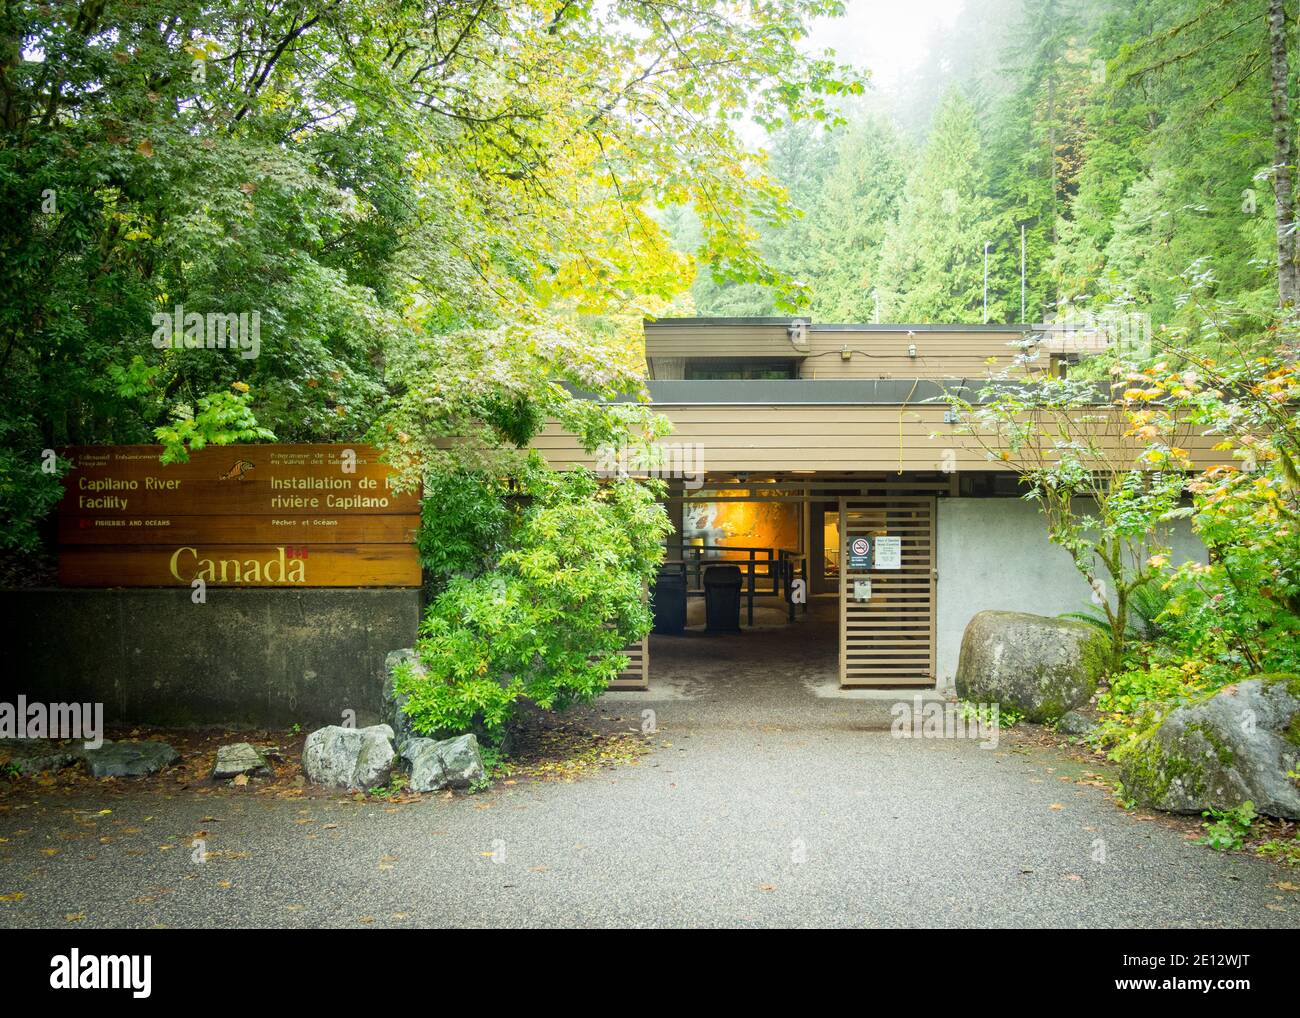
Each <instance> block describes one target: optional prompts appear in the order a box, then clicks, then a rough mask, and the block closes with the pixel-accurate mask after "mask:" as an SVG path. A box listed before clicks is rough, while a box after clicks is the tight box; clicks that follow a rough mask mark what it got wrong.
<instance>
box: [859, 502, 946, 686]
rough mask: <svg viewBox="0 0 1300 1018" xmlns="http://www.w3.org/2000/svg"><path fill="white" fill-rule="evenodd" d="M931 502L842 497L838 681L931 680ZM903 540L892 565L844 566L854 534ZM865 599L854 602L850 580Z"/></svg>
mask: <svg viewBox="0 0 1300 1018" xmlns="http://www.w3.org/2000/svg"><path fill="white" fill-rule="evenodd" d="M934 516H935V500H934V499H933V498H917V497H904V496H898V497H890V496H879V497H846V498H841V499H840V564H841V569H840V685H841V686H847V687H853V686H932V685H934ZM880 536H890V537H895V536H896V537H899V538H901V543H902V556H901V561H900V567H899V568H898V569H856V570H851V569H849V558H850V556H849V550H850V548H851V547H852V543H853V541H854V539H855V538H862V537H866V538H868V539H869V540H870V541H871V542H872V545H873V548H874V543H875V540H876V538H877V537H880ZM855 580H870V581H871V596H870V598H869V599H868V600H866V601H859V600H855V598H854V587H855V584H854V581H855Z"/></svg>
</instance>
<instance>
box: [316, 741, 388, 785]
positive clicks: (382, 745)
mask: <svg viewBox="0 0 1300 1018" xmlns="http://www.w3.org/2000/svg"><path fill="white" fill-rule="evenodd" d="M395 759H396V754H395V753H394V752H393V730H392V729H391V728H390V727H389V726H388V725H371V726H370V727H369V728H342V727H340V726H339V725H327V726H326V727H324V728H318V729H317V730H316V731H314V732H312V733H311V735H309V736H307V741H306V743H305V744H304V745H303V748H302V769H303V773H304V774H306V775H307V780H308V781H310V782H311V783H312V784H314V785H331V786H333V787H335V788H350V789H354V790H356V789H360V790H361V791H367V790H369V789H371V788H374V787H375V786H377V785H382V784H385V783H386V782H387V781H388V779H389V778H390V777H391V776H392V773H393V761H394V760H395Z"/></svg>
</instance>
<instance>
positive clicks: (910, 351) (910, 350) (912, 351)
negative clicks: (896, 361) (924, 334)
mask: <svg viewBox="0 0 1300 1018" xmlns="http://www.w3.org/2000/svg"><path fill="white" fill-rule="evenodd" d="M907 356H909V357H911V358H912V360H916V344H915V343H908V344H907Z"/></svg>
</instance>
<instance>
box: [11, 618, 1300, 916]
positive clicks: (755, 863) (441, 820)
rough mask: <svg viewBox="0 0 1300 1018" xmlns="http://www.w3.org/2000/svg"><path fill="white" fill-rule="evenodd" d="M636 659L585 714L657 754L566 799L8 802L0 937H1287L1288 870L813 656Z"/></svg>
mask: <svg viewBox="0 0 1300 1018" xmlns="http://www.w3.org/2000/svg"><path fill="white" fill-rule="evenodd" d="M809 631H810V632H811V629H810V630H809ZM653 652H654V653H653V657H652V662H653V663H654V665H655V671H656V674H657V675H658V676H659V677H660V678H659V681H658V682H657V685H656V687H655V688H654V689H652V691H651V692H650V693H640V694H611V695H609V696H607V697H606V698H605V699H604V701H602V703H601V705H600V708H601V709H602V710H603V711H604V712H605V713H606V714H607V715H611V716H619V717H622V718H623V719H624V720H625V722H626V724H627V725H628V726H629V727H635V726H639V725H640V724H641V722H642V718H643V716H644V717H647V718H648V717H651V715H643V713H642V712H644V711H653V712H654V713H653V719H654V721H655V722H656V723H657V726H658V732H657V734H656V735H655V736H654V739H653V741H654V746H655V748H654V750H653V751H652V752H651V753H650V754H648V755H647V756H645V757H643V758H641V760H640V762H639V763H638V764H636V765H623V766H618V767H614V768H610V769H605V770H600V771H597V772H595V773H593V774H591V775H590V776H587V777H583V778H579V779H578V780H576V781H574V782H572V783H561V782H541V781H521V782H519V783H517V784H515V785H511V786H502V785H498V786H497V787H496V788H494V789H493V790H491V791H489V792H486V793H483V794H480V795H475V796H458V797H456V798H455V799H451V800H448V799H444V798H441V797H426V798H425V799H423V800H422V801H420V802H417V803H410V804H406V805H400V806H392V805H385V804H383V803H378V804H377V803H375V802H373V801H371V802H364V803H357V802H353V801H350V800H346V799H323V798H316V799H308V800H278V799H270V798H259V797H254V796H247V795H244V796H241V795H238V794H229V795H226V794H222V795H219V796H210V797H205V798H200V797H196V796H193V795H188V794H185V793H178V794H175V795H172V796H164V795H162V794H161V793H157V792H153V793H148V794H145V793H143V792H132V793H128V794H126V795H124V796H120V797H117V798H115V799H114V800H113V801H112V802H111V803H109V805H111V807H112V813H111V814H108V815H100V814H99V812H98V811H99V810H100V808H101V807H103V806H104V803H103V802H100V801H91V800H89V799H85V800H82V801H77V800H71V799H67V798H60V799H55V798H49V799H47V800H38V801H18V802H12V800H11V802H12V805H11V807H10V809H9V810H7V811H6V812H4V813H0V838H4V839H7V840H6V841H3V842H0V899H4V900H0V924H3V925H5V926H65V925H66V924H69V923H79V924H83V925H84V926H119V925H120V926H155V925H168V926H249V925H251V926H292V927H306V926H333V925H338V926H352V927H355V926H357V925H358V924H361V925H375V926H425V925H433V926H442V925H448V924H455V925H482V926H497V925H503V926H524V925H541V926H551V925H556V926H562V925H584V926H587V925H590V926H682V925H685V926H715V925H725V926H733V925H734V926H1065V927H1124V926H1155V927H1191V928H1205V927H1210V928H1213V927H1239V926H1272V927H1292V928H1293V927H1296V926H1297V925H1300V895H1298V894H1297V893H1295V892H1290V891H1286V890H1283V889H1281V888H1279V887H1277V886H1275V885H1276V884H1278V883H1279V882H1283V881H1287V880H1288V879H1289V880H1290V881H1292V882H1293V883H1294V882H1297V878H1296V876H1295V874H1294V873H1290V874H1288V873H1286V872H1284V871H1282V870H1280V869H1278V868H1276V867H1275V866H1274V865H1272V864H1269V863H1264V862H1261V861H1259V860H1256V859H1254V858H1250V857H1246V856H1242V855H1225V854H1219V853H1215V852H1211V851H1209V850H1207V849H1205V848H1201V847H1198V846H1195V845H1193V844H1191V843H1190V842H1189V841H1188V840H1187V839H1186V837H1185V834H1184V831H1182V830H1180V829H1179V828H1178V827H1177V825H1169V824H1167V823H1166V822H1165V821H1163V820H1162V819H1160V818H1154V819H1142V818H1141V815H1140V814H1136V815H1135V814H1132V813H1125V812H1123V811H1121V810H1119V809H1117V808H1116V806H1115V805H1114V804H1113V803H1112V802H1111V800H1110V796H1109V794H1108V791H1107V790H1106V789H1105V788H1102V787H1097V785H1096V784H1090V783H1086V782H1089V781H1091V780H1093V779H1090V778H1089V777H1088V774H1089V772H1090V771H1091V769H1092V767H1093V765H1091V764H1088V763H1085V762H1080V761H1075V760H1072V759H1070V758H1069V757H1068V756H1067V755H1066V754H1064V753H1062V752H1061V751H1059V750H1057V749H1055V748H1052V747H1044V746H1040V745H1030V744H1027V743H1028V742H1029V741H1031V740H1025V739H1024V738H1023V737H1020V738H1015V737H1004V738H1003V740H1002V742H1001V743H1000V745H999V746H998V747H997V748H996V749H981V748H980V746H979V745H978V743H976V742H974V741H971V740H966V739H934V740H929V739H919V740H918V739H913V740H904V739H898V738H894V737H892V736H891V734H890V731H889V726H890V720H891V716H890V711H889V709H890V706H891V702H892V700H891V699H869V698H851V697H838V696H827V695H818V693H819V692H821V693H825V692H827V690H826V689H825V688H824V687H826V686H827V684H828V679H833V673H832V671H831V668H830V665H832V664H833V658H830V657H828V655H831V654H833V643H831V642H830V641H825V640H815V641H812V642H811V644H807V645H805V644H803V643H801V642H799V641H792V638H791V636H790V634H789V633H786V632H785V631H783V630H780V629H774V630H771V631H766V632H753V633H747V634H745V635H744V636H742V637H735V638H730V639H729V640H718V639H708V638H705V637H702V636H686V637H681V638H676V639H672V640H656V642H655V646H654V648H653ZM830 684H831V685H833V682H832V683H830ZM198 832H206V834H204V837H205V839H206V842H207V849H208V851H209V852H210V853H211V854H210V856H209V858H208V861H206V862H204V863H202V864H199V863H196V862H194V861H193V859H192V856H191V851H190V848H189V844H190V839H191V838H192V837H193V835H195V834H196V833H198ZM101 838H107V843H104V842H102V841H101V840H100V839H101ZM163 846H171V847H163ZM52 850H53V851H52ZM15 895H21V897H15Z"/></svg>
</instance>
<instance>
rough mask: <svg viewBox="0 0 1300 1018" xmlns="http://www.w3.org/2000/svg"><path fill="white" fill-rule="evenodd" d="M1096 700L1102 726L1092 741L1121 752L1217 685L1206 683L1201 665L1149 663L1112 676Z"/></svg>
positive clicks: (1094, 734)
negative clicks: (1173, 711) (1176, 709)
mask: <svg viewBox="0 0 1300 1018" xmlns="http://www.w3.org/2000/svg"><path fill="white" fill-rule="evenodd" d="M1107 681H1108V685H1107V688H1106V689H1105V690H1103V692H1102V693H1101V695H1100V696H1099V697H1098V698H1097V709H1098V710H1099V711H1100V712H1101V723H1100V724H1099V725H1098V726H1097V728H1096V730H1095V732H1094V733H1093V735H1092V738H1093V739H1094V740H1095V741H1096V742H1097V743H1099V744H1100V745H1102V746H1117V747H1119V749H1120V751H1122V750H1123V748H1124V747H1126V746H1128V745H1130V744H1132V743H1134V742H1136V741H1137V740H1138V739H1139V738H1140V737H1141V736H1142V735H1143V734H1145V733H1146V732H1147V731H1149V730H1150V729H1151V728H1153V727H1155V726H1156V725H1158V724H1159V723H1160V722H1161V721H1163V720H1164V719H1165V717H1166V716H1167V715H1168V714H1169V712H1170V711H1172V710H1173V709H1174V708H1175V707H1180V706H1182V705H1184V704H1188V703H1194V702H1195V701H1197V700H1199V699H1201V698H1202V697H1204V696H1207V695H1209V694H1210V693H1213V692H1214V690H1215V689H1217V688H1218V685H1217V684H1215V683H1212V682H1209V681H1207V679H1206V677H1205V675H1204V674H1203V672H1202V665H1201V662H1199V661H1196V660H1187V661H1182V662H1179V663H1166V664H1156V663H1148V664H1145V665H1142V666H1139V667H1134V668H1130V669H1127V670H1125V671H1122V672H1117V673H1114V674H1112V675H1111V676H1110V677H1109V679H1108V680H1107Z"/></svg>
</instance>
